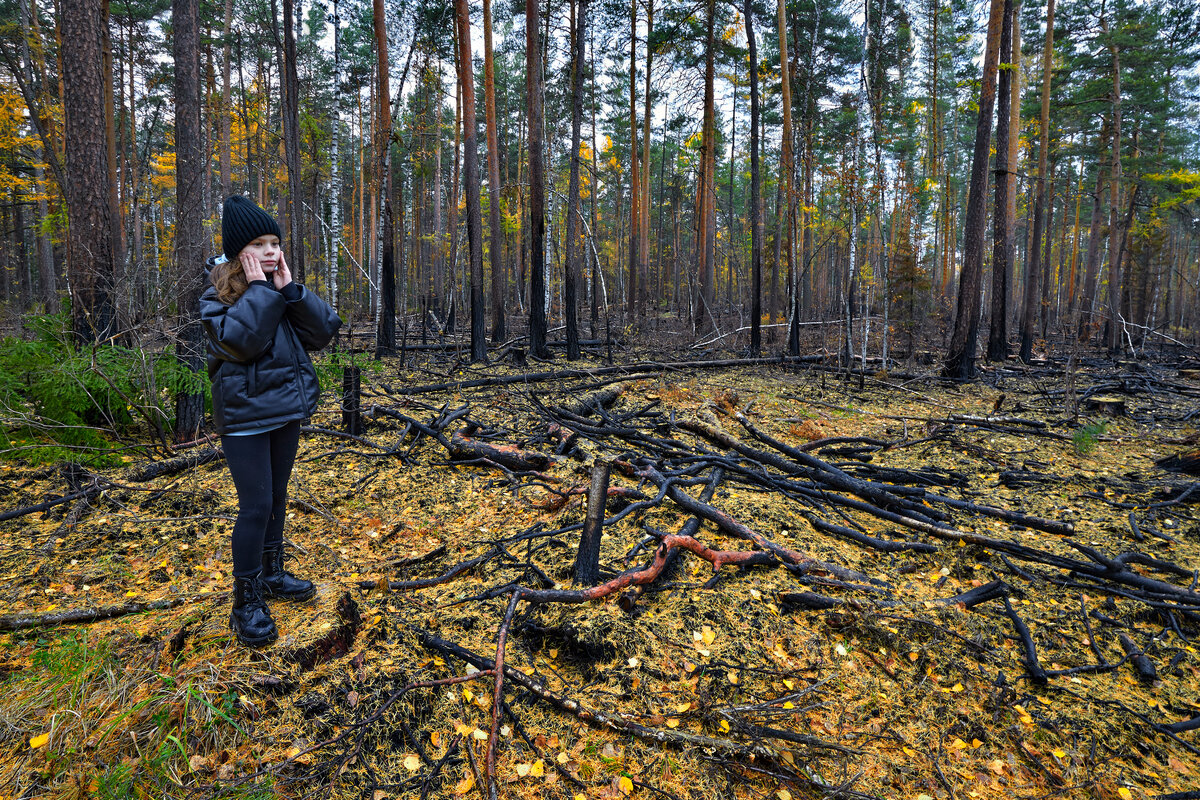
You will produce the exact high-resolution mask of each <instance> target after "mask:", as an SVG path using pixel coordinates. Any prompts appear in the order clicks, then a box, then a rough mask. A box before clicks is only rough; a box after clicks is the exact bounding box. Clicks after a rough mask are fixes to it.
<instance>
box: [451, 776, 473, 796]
mask: <svg viewBox="0 0 1200 800" xmlns="http://www.w3.org/2000/svg"><path fill="white" fill-rule="evenodd" d="M474 788H475V776H474V775H467V777H465V778H463V779H462V780H461V781H459V782H458V785H457V786H455V787H454V793H455V794H466V793H467V792H469V791H471V790H472V789H474Z"/></svg>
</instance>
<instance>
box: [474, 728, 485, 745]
mask: <svg viewBox="0 0 1200 800" xmlns="http://www.w3.org/2000/svg"><path fill="white" fill-rule="evenodd" d="M471 736H473V737H474V738H475V739H476V740H478V741H480V742H486V741H487V738H488V732H487V731H481V730H480V729H479V728H476V729H475V730H473V731H471Z"/></svg>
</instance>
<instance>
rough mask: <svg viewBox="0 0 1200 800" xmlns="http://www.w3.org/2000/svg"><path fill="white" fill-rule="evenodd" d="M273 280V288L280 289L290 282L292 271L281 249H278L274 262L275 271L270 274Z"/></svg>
mask: <svg viewBox="0 0 1200 800" xmlns="http://www.w3.org/2000/svg"><path fill="white" fill-rule="evenodd" d="M272 277H273V279H274V281H275V288H276V289H282V288H283V287H285V286H287V285H288V284H289V283H291V282H292V271H291V270H290V269H288V265H287V260H286V259H285V258H284V257H283V251H282V250H280V251H279V260H278V261H277V262H275V272H274V274H273V275H272Z"/></svg>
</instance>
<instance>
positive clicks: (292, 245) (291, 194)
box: [279, 0, 387, 283]
mask: <svg viewBox="0 0 1200 800" xmlns="http://www.w3.org/2000/svg"><path fill="white" fill-rule="evenodd" d="M295 18H296V12H295V0H283V51H282V53H283V63H282V64H280V73H279V82H280V84H281V85H282V86H283V92H282V94H283V104H282V109H281V111H282V114H283V154H284V164H285V165H286V167H287V176H288V193H287V210H288V213H287V241H288V253H287V259H288V266H289V267H290V268H291V270H292V273H293V275H294V276H295V278H296V281H297V282H298V283H304V279H305V275H304V188H303V183H302V180H303V176H302V175H301V173H300V78H299V76H298V74H297V72H296V31H295ZM384 102H385V103H386V102H387V101H386V98H385V100H384Z"/></svg>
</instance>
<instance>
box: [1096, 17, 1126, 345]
mask: <svg viewBox="0 0 1200 800" xmlns="http://www.w3.org/2000/svg"><path fill="white" fill-rule="evenodd" d="M1100 25H1101V28H1102V29H1103V31H1104V33H1105V35H1106V36H1107V35H1108V33H1109V31H1108V19H1107V18H1106V17H1101V19H1100ZM1108 50H1109V52H1110V53H1111V54H1112V152H1111V154H1110V155H1111V156H1112V168H1111V170H1110V172H1109V188H1108V208H1109V226H1108V259H1109V260H1108V349H1109V352H1111V353H1116V352H1117V351H1118V350H1120V349H1121V346H1122V344H1121V330H1120V329H1121V325H1120V318H1121V295H1122V289H1123V286H1122V275H1121V52H1120V50H1119V49H1118V47H1117V45H1116V44H1115V43H1112V42H1110V43H1109V45H1108Z"/></svg>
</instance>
